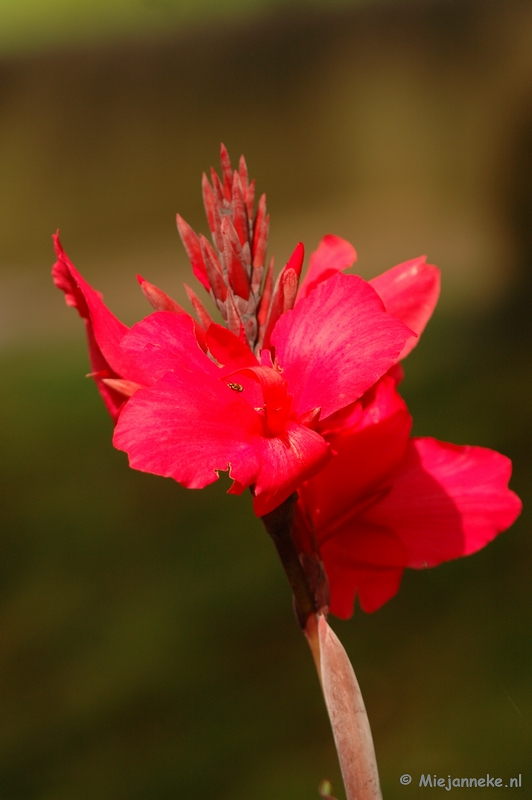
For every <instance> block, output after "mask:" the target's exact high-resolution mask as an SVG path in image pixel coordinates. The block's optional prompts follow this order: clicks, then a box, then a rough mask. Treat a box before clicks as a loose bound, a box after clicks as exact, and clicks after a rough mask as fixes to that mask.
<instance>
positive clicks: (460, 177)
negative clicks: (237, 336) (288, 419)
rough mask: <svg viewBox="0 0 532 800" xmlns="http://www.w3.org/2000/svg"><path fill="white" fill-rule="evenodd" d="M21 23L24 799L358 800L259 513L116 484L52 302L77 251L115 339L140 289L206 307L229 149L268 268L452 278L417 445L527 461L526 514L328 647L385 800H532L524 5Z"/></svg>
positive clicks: (12, 162)
mask: <svg viewBox="0 0 532 800" xmlns="http://www.w3.org/2000/svg"><path fill="white" fill-rule="evenodd" d="M15 5H16V7H15ZM194 9H195V10H194ZM154 14H156V15H158V16H157V19H156V20H155V22H154V16H153V15H154ZM150 15H151V16H150ZM148 17H149V20H148ZM139 20H140V21H139ZM150 20H151V21H150ZM0 23H1V26H2V31H3V33H2V36H0V53H1V55H0V359H1V377H0V381H1V387H2V391H1V393H0V414H1V417H0V418H1V425H0V487H1V488H0V491H1V503H0V524H1V537H0V542H1V548H0V549H1V553H2V558H1V560H0V797H1V798H2V800H4V798H5V800H169V799H170V798H187V800H206V799H207V798H216V800H229V798H231V800H249V798H253V800H274V799H275V800H299V799H300V798H301V800H303V799H304V798H317V797H318V794H317V784H318V782H319V781H320V780H321V779H322V778H324V777H329V778H331V779H332V780H333V782H334V784H335V788H336V792H337V794H338V797H343V794H342V790H341V786H340V778H339V774H338V768H337V763H336V756H335V752H334V748H333V745H332V738H331V734H330V731H329V728H328V721H327V718H326V714H325V710H324V708H323V702H322V699H321V697H320V693H319V687H318V682H317V679H316V676H315V674H314V669H313V665H312V661H311V658H310V655H309V653H308V652H307V648H306V644H305V642H304V640H303V637H302V636H301V635H300V633H299V631H298V628H297V625H296V623H295V620H294V618H293V613H292V608H291V600H290V593H289V590H288V587H287V584H286V582H285V578H284V576H283V574H282V571H281V567H280V565H279V564H278V563H277V562H276V556H275V553H274V551H273V547H272V546H271V544H270V542H269V541H268V539H267V537H266V534H265V533H264V531H263V530H262V529H261V525H260V523H259V522H258V521H257V520H256V519H255V518H254V516H253V513H252V510H251V503H250V498H249V497H247V496H245V495H244V496H243V497H241V498H235V497H229V496H227V495H226V494H225V492H226V490H227V488H228V481H227V480H226V479H225V478H223V477H222V479H221V480H220V481H219V484H217V485H215V486H212V487H210V488H208V489H206V490H204V491H202V492H195V491H186V490H184V489H182V488H181V487H179V486H178V485H177V484H175V483H173V482H171V481H169V480H165V479H162V478H158V477H155V476H151V475H144V474H141V473H136V472H133V471H131V470H129V469H128V467H127V462H126V457H125V456H124V454H123V453H119V452H117V451H115V450H113V448H112V446H111V441H110V440H111V434H112V427H111V423H110V420H109V419H108V418H107V416H106V412H105V410H104V408H103V405H102V404H101V402H100V399H99V396H98V394H97V392H96V389H95V387H94V385H93V384H92V383H91V382H90V381H87V380H85V379H84V377H83V376H84V374H85V373H86V372H87V371H88V361H87V356H86V347H85V341H84V333H83V326H82V324H81V322H80V320H79V319H78V318H77V315H76V313H75V312H74V311H73V310H71V309H67V308H66V307H65V305H64V301H63V298H62V297H61V296H60V294H59V292H57V291H56V290H54V289H53V287H52V285H51V280H50V277H49V270H50V267H51V265H52V263H53V251H52V248H51V242H50V234H51V233H52V232H54V231H55V230H56V228H57V227H59V226H60V227H61V232H62V239H63V242H64V244H65V247H66V249H67V251H68V253H69V254H70V256H71V258H72V260H73V261H74V263H75V264H76V265H77V267H78V268H79V269H80V270H81V271H82V272H83V273H84V275H85V276H86V277H87V279H88V280H89V281H90V282H91V283H92V284H93V285H95V286H96V287H97V288H99V289H100V290H102V291H103V292H104V294H105V298H106V301H107V302H108V303H109V305H110V306H111V308H112V309H113V310H114V311H115V312H116V313H117V314H118V315H119V316H120V317H121V318H123V319H124V321H126V322H127V323H132V322H134V321H135V320H137V319H139V318H140V317H141V316H143V315H145V314H146V313H148V311H149V309H148V307H147V305H146V303H145V300H144V298H143V297H142V294H141V293H140V291H139V289H138V286H137V283H136V280H135V272H140V273H141V274H142V275H144V276H145V277H146V278H147V279H149V280H150V281H152V282H154V283H157V284H158V285H160V286H161V287H162V288H163V289H164V290H165V291H167V292H168V293H170V294H172V295H173V296H175V297H176V299H177V300H178V301H179V302H182V303H183V304H185V303H186V299H185V295H184V291H183V289H182V281H183V280H187V281H189V280H190V275H189V272H188V266H187V264H186V259H185V257H184V254H183V251H182V248H181V245H180V242H179V239H178V235H177V232H176V231H175V226H174V215H175V212H177V211H179V212H180V213H181V214H182V215H183V216H184V217H185V218H186V219H187V220H188V221H189V222H190V223H191V224H192V225H193V226H194V227H196V228H197V229H200V230H202V231H204V232H205V230H206V224H205V223H204V221H203V212H202V208H201V197H200V177H201V172H202V171H203V170H204V169H208V167H209V166H210V165H211V164H214V165H215V166H216V162H217V155H218V147H219V142H220V140H223V141H224V142H225V143H226V145H227V146H228V148H229V151H230V153H231V154H232V156H233V158H234V159H235V160H236V158H237V157H238V155H239V154H240V152H244V153H245V154H246V157H247V160H248V164H249V167H250V171H251V173H252V175H254V176H256V177H257V183H258V189H259V191H266V192H267V194H268V202H269V208H270V210H271V213H272V224H271V231H272V234H271V246H270V252H273V253H275V256H276V259H277V265H278V266H280V265H282V264H283V263H284V260H285V259H286V258H287V256H288V255H289V253H290V251H291V249H292V248H293V247H294V245H295V244H296V243H297V242H298V241H299V240H300V239H302V240H303V241H304V242H305V244H306V245H307V247H308V249H309V250H310V249H312V248H313V247H315V246H316V244H317V243H318V241H319V239H320V237H321V236H322V235H323V234H325V233H329V232H331V233H337V234H339V235H342V236H345V237H346V238H349V239H350V240H351V241H353V243H354V244H355V246H356V247H357V249H358V251H359V265H360V270H359V271H360V272H361V274H363V275H364V276H365V277H369V276H371V275H374V274H377V273H378V272H381V271H383V270H384V269H387V268H389V267H391V266H393V264H395V263H398V262H399V261H402V260H405V259H407V258H411V257H414V256H417V255H419V254H420V253H423V252H426V253H427V254H428V256H429V259H430V261H431V262H433V263H437V264H438V265H439V266H440V267H441V268H442V274H443V290H442V300H441V305H440V307H439V309H438V310H437V312H436V314H435V316H434V319H433V321H432V322H431V323H430V325H429V327H428V329H427V331H426V332H425V333H424V335H423V338H422V341H421V342H420V344H419V346H418V348H417V349H416V350H415V351H414V353H412V355H411V356H410V357H409V358H408V361H407V362H406V363H405V368H406V373H407V378H406V380H405V382H404V385H403V389H404V394H405V396H406V398H407V400H408V402H409V404H410V408H411V411H412V413H413V416H414V431H415V433H416V434H420V435H434V436H437V437H439V438H442V439H446V440H450V441H454V442H457V443H471V444H480V445H485V446H488V447H494V448H497V449H499V450H501V451H502V452H504V453H505V454H507V455H509V456H510V457H511V458H512V459H513V460H514V479H513V484H512V485H513V487H514V488H515V490H516V491H518V492H519V493H520V495H521V496H522V498H523V500H524V502H525V510H524V512H523V516H522V518H521V519H520V520H519V521H518V523H517V524H516V525H515V526H514V528H513V529H512V530H511V531H509V532H508V533H505V534H503V535H501V536H500V537H499V538H498V539H497V540H496V541H495V542H494V543H493V544H491V545H490V546H489V547H488V548H487V549H486V550H485V551H483V552H481V553H479V554H477V555H475V556H472V557H470V558H467V559H464V560H463V561H461V562H454V563H450V564H446V565H444V566H442V567H440V568H438V569H436V570H430V571H424V572H421V573H416V572H408V573H407V574H406V575H405V577H404V580H403V585H402V588H401V590H400V593H399V594H398V595H397V597H396V598H394V599H393V600H392V601H390V602H389V603H388V604H387V605H386V606H385V607H384V608H383V609H382V610H380V611H378V612H377V613H375V614H373V615H364V614H363V613H362V612H361V611H360V609H357V611H356V613H355V616H354V618H353V619H352V620H350V621H349V622H344V623H338V622H335V623H333V624H334V627H335V629H336V630H337V632H338V633H339V635H340V637H341V639H342V641H343V642H344V643H345V646H346V648H347V650H348V652H349V654H350V656H351V658H352V661H353V664H354V666H355V669H356V671H357V674H358V677H359V681H360V683H361V686H362V690H363V693H364V696H365V699H366V704H367V707H368V711H369V715H370V720H371V723H372V727H373V731H374V736H375V744H376V749H377V756H378V760H379V767H380V772H381V777H382V783H383V790H384V797H385V798H386V800H391V798H399V799H400V800H401V799H402V798H404V800H408V799H409V798H415V797H423V796H432V795H431V791H432V790H430V789H420V788H419V787H418V786H417V782H418V780H419V774H420V773H429V772H430V773H431V774H435V773H436V774H438V775H439V776H444V777H446V776H447V775H448V774H451V775H453V776H464V777H467V776H469V775H475V776H481V775H483V774H485V773H487V772H489V773H490V774H491V775H495V776H501V777H502V778H503V779H505V780H506V779H508V778H510V777H512V776H517V775H518V774H519V773H521V775H522V784H523V788H522V789H521V790H520V795H519V796H521V797H526V796H528V794H527V792H528V793H530V792H531V791H532V790H531V789H530V788H529V787H530V786H532V771H531V768H530V752H531V747H532V691H531V686H530V674H531V671H532V645H531V638H530V629H531V624H530V623H531V610H532V603H531V598H530V573H531V568H532V543H531V535H530V526H531V514H530V510H529V507H530V503H531V500H532V491H531V473H532V457H531V428H532V422H531V418H530V405H531V398H532V374H531V358H530V348H531V343H532V323H531V317H530V301H531V299H532V287H531V276H532V233H531V231H532V100H531V97H532V92H531V88H532V13H531V9H530V6H529V4H528V3H526V2H519V0H506V1H504V0H500V2H496V1H495V0H493V1H492V0H485V1H484V2H459V0H456V1H455V2H453V0H448V1H447V2H430V0H425V2H418V3H409V2H399V0H396V2H388V3H386V2H373V3H371V2H365V3H362V2H360V3H356V2H352V3H350V2H344V3H333V4H331V3H326V2H323V3H320V2H312V3H310V2H309V3H304V2H301V3H282V2H278V3H270V4H268V3H266V2H264V3H260V2H256V3H255V4H253V3H251V2H250V3H249V4H246V3H244V1H243V0H242V2H240V3H239V2H236V0H235V2H234V3H233V4H230V3H228V4H216V3H211V4H210V5H209V4H208V3H207V2H205V3H204V4H199V3H198V4H197V5H196V6H194V7H193V6H192V5H187V4H186V3H179V2H177V1H175V2H171V1H170V0H168V2H167V3H163V2H162V0H161V1H160V2H155V0H154V2H153V3H148V2H146V3H138V4H137V3H134V2H131V3H128V2H123V3H122V4H120V3H119V2H118V0H117V1H116V2H115V3H111V2H108V3H106V4H98V3H96V2H95V3H93V4H91V3H89V2H86V3H74V2H72V3H70V4H69V3H68V2H66V1H65V2H63V4H61V3H60V2H59V0H56V2H55V4H54V3H53V2H52V0H47V1H46V2H45V1H44V0H42V2H40V3H38V4H33V5H32V3H31V2H30V1H29V0H25V1H24V2H22V0H19V2H18V3H17V4H14V3H13V4H11V3H10V2H7V0H4V2H3V3H2V4H1V5H0ZM2 37H3V38H2ZM403 773H410V774H412V776H413V778H414V780H413V782H412V784H411V785H410V786H409V787H406V786H402V785H401V784H400V783H399V776H400V775H402V774H403ZM492 795H493V796H497V797H502V796H504V797H506V796H509V797H512V796H513V793H512V792H510V790H509V789H508V790H506V791H505V790H503V791H502V792H501V791H500V790H497V791H496V790H490V789H486V790H484V792H483V796H486V797H491V796H492Z"/></svg>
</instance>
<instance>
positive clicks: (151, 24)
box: [0, 0, 433, 53]
mask: <svg viewBox="0 0 532 800" xmlns="http://www.w3.org/2000/svg"><path fill="white" fill-rule="evenodd" d="M393 1H394V2H396V3H401V2H404V0H393ZM432 1H433V0H425V2H432ZM372 2H373V3H375V2H382V0H223V2H220V0H2V2H1V3H0V53H14V52H23V51H29V50H42V49H49V48H50V47H57V46H58V45H59V46H60V45H63V46H64V45H67V46H70V47H71V46H72V45H79V44H82V43H85V44H87V43H91V42H98V41H105V40H109V39H110V38H116V37H117V36H118V37H124V36H131V35H133V36H137V37H142V38H145V37H146V36H150V35H152V36H153V35H156V34H159V35H160V34H161V33H162V32H166V33H168V31H169V30H174V31H175V30H181V29H183V28H185V29H186V28H188V27H190V26H191V25H193V26H197V25H201V24H202V23H203V24H204V23H205V22H207V23H209V24H211V25H212V24H220V23H222V24H223V23H226V22H232V21H234V20H235V19H236V20H240V21H242V20H246V19H249V18H250V17H253V16H256V15H258V14H259V15H260V14H262V15H264V14H271V13H275V12H279V11H285V12H290V11H299V12H301V11H303V12H304V13H312V11H313V10H314V9H316V8H318V9H319V8H320V7H329V8H331V7H335V6H342V5H344V6H345V5H360V4H367V3H372ZM388 2H389V0H388Z"/></svg>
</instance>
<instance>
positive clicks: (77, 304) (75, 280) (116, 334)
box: [52, 234, 147, 419]
mask: <svg viewBox="0 0 532 800" xmlns="http://www.w3.org/2000/svg"><path fill="white" fill-rule="evenodd" d="M53 239H54V245H55V251H56V254H57V262H56V263H55V264H54V266H53V269H52V275H53V279H54V283H55V285H56V286H57V287H58V288H59V289H62V291H63V292H64V293H65V299H66V302H67V304H68V305H69V306H73V307H74V308H77V310H78V312H79V315H80V316H81V317H82V318H83V319H85V324H86V329H87V338H88V341H89V357H90V362H91V366H92V371H93V372H95V373H98V374H99V373H103V374H102V377H107V378H113V377H114V378H124V379H126V380H131V381H134V382H135V383H140V384H142V385H146V383H147V380H146V376H145V374H144V372H143V371H142V370H141V369H140V368H139V365H138V364H137V363H136V362H135V360H134V359H132V358H131V357H130V356H129V355H128V354H126V353H124V351H123V350H122V349H121V347H120V342H121V340H122V338H123V337H124V335H125V334H126V333H127V332H128V330H129V328H128V327H127V325H124V324H123V323H122V322H120V320H118V319H117V318H116V317H115V316H114V314H112V313H111V312H110V311H109V309H108V308H107V306H106V305H105V303H104V302H103V299H102V296H101V294H100V293H99V292H97V291H95V290H94V289H93V288H92V286H89V284H88V283H87V282H86V281H85V279H84V278H83V277H82V276H81V275H80V273H79V272H78V271H77V269H76V268H75V267H74V265H73V264H72V263H71V261H70V260H69V258H68V256H67V255H66V253H65V251H64V250H63V248H62V246H61V242H60V241H59V236H58V234H55V236H54V237H53ZM96 382H97V385H98V389H99V391H100V394H101V396H102V399H103V401H104V403H105V405H106V406H107V409H108V410H109V413H110V414H111V416H112V417H113V418H114V419H116V417H117V415H118V413H119V411H120V408H121V407H122V405H123V403H124V398H123V396H122V395H120V394H118V393H117V392H115V391H114V390H113V389H111V388H110V387H108V386H106V385H105V384H104V383H103V382H102V381H101V380H100V379H99V378H96Z"/></svg>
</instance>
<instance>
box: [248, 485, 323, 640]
mask: <svg viewBox="0 0 532 800" xmlns="http://www.w3.org/2000/svg"><path fill="white" fill-rule="evenodd" d="M296 500H297V494H296V493H294V494H293V495H291V496H290V497H289V498H288V499H287V500H285V501H284V503H281V505H280V506H277V508H275V509H274V510H273V511H270V513H269V514H265V515H264V516H263V517H261V520H262V522H263V523H264V527H265V528H266V530H267V531H268V533H269V534H270V536H271V537H272V539H273V543H274V544H275V547H276V550H277V553H278V554H279V558H280V559H281V563H282V565H283V567H284V571H285V572H286V576H287V578H288V581H289V583H290V586H291V587H292V592H293V594H294V602H295V607H296V615H297V618H298V622H299V624H300V625H301V627H302V628H303V630H304V629H305V626H306V624H307V621H308V619H309V617H310V616H311V615H315V614H316V611H317V610H318V609H317V607H316V600H315V597H314V592H313V591H312V589H311V587H310V584H309V580H308V577H307V575H306V573H305V570H304V569H303V566H302V564H301V560H300V558H299V554H298V552H297V548H296V546H295V543H294V540H293V538H292V523H293V520H294V504H295V502H296Z"/></svg>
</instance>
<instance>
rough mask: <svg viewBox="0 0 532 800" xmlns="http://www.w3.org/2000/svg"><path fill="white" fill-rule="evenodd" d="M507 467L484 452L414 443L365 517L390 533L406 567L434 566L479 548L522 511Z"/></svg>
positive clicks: (499, 458) (501, 459) (428, 441)
mask: <svg viewBox="0 0 532 800" xmlns="http://www.w3.org/2000/svg"><path fill="white" fill-rule="evenodd" d="M510 474H511V462H510V460H509V459H508V458H506V457H505V456H503V455H501V454H500V453H496V452H495V451H493V450H488V449H486V448H483V447H468V446H466V447H460V446H458V445H453V444H448V443H446V442H438V441H436V439H431V438H426V439H413V440H412V441H411V442H410V443H409V446H408V449H407V451H406V455H405V459H404V461H403V463H402V465H401V468H400V471H399V472H398V474H397V475H396V476H395V478H394V482H393V486H392V490H391V492H390V493H389V494H388V495H387V496H386V497H385V498H383V499H382V500H381V502H380V503H378V504H377V505H375V506H374V507H373V508H371V509H369V510H368V511H367V512H366V514H365V515H364V516H365V518H366V519H367V520H368V521H373V522H376V523H377V524H379V525H386V526H388V527H389V528H391V529H393V530H394V532H395V534H396V535H397V536H398V537H399V538H400V540H401V542H402V543H403V545H404V546H405V548H406V550H407V553H408V560H407V565H408V566H409V567H416V568H419V569H421V568H423V567H425V566H429V567H431V566H435V565H436V564H440V563H441V562H442V561H448V560H449V559H452V558H458V557H459V556H465V555H469V554H470V553H474V552H475V551H476V550H479V549H480V548H482V547H484V545H486V544H487V543H488V542H490V541H491V540H492V539H493V538H494V537H495V536H496V535H497V534H498V533H500V532H501V531H504V530H506V528H508V527H509V526H510V525H511V524H512V523H513V522H514V521H515V519H516V518H517V516H518V515H519V513H520V511H521V502H520V500H519V498H518V497H517V495H515V494H514V493H513V492H512V491H510V489H508V480H509V478H510Z"/></svg>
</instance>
